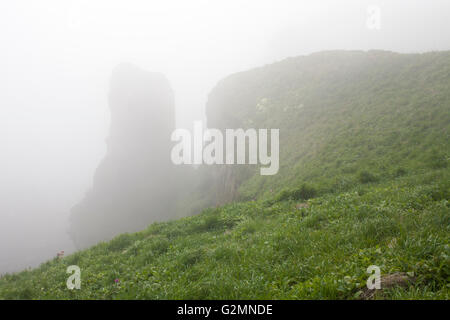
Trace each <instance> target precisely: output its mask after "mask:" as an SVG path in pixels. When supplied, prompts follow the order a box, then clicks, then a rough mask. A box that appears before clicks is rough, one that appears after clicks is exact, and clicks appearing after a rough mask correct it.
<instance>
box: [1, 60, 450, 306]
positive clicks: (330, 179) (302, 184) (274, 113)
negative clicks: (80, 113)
mask: <svg viewBox="0 0 450 320" xmlns="http://www.w3.org/2000/svg"><path fill="white" fill-rule="evenodd" d="M244 84H245V85H244ZM225 106H230V108H229V109H226V108H225ZM449 106H450V53H447V52H444V53H429V54H423V55H399V54H394V53H386V52H369V53H362V52H328V53H320V54H316V55H311V56H309V57H300V58H295V59H288V60H286V61H283V62H280V63H277V64H274V65H271V66H267V67H264V68H259V69H256V70H252V71H248V72H244V73H240V74H236V75H233V76H231V77H229V78H228V79H225V80H224V81H222V82H221V83H219V85H218V86H217V88H216V89H215V90H214V91H213V92H212V94H211V96H210V99H209V102H208V110H209V111H208V119H210V120H211V126H213V127H219V128H221V127H227V126H228V127H239V126H244V125H245V124H252V126H255V127H264V128H280V134H281V136H280V139H281V140H280V146H281V150H280V151H281V155H280V164H281V168H280V172H279V174H277V175H275V176H272V177H262V176H260V175H258V174H257V172H258V170H257V169H258V168H253V167H240V168H237V169H235V170H236V171H235V172H234V174H235V180H233V181H236V183H237V187H236V189H234V188H229V189H230V190H233V191H235V190H237V191H236V195H235V200H234V201H233V202H230V203H228V204H225V205H223V206H219V207H216V208H208V209H205V210H203V212H202V213H201V214H198V215H195V216H191V217H186V218H181V219H179V220H176V221H169V222H164V223H154V224H152V225H150V226H149V227H147V228H146V229H145V230H143V231H141V232H138V233H134V234H122V235H120V236H118V237H116V238H115V239H113V240H112V241H110V242H103V243H99V244H98V245H96V246H94V247H92V248H90V249H88V250H84V251H80V252H77V253H75V254H73V255H70V256H68V257H65V258H62V259H57V258H55V259H54V260H52V261H48V262H46V263H44V264H42V265H41V266H40V267H39V268H37V269H34V270H26V271H23V272H20V273H17V274H10V275H5V276H3V277H2V278H0V299H360V298H362V297H364V290H365V288H366V280H367V278H368V277H369V274H368V273H367V272H366V270H367V267H369V266H371V265H376V266H379V267H380V269H381V274H382V276H384V275H393V274H395V273H398V272H402V273H405V274H408V276H409V277H411V281H410V282H408V284H407V285H405V286H393V287H389V288H384V289H382V290H380V291H379V292H378V293H377V294H376V295H375V296H374V298H375V299H383V298H384V299H413V298H414V299H449V296H450V270H449V269H450V261H449V235H450V232H449V231H450V202H449V201H450V170H449V166H448V162H449V159H450V145H449V135H448V132H449V129H450V108H449ZM233 170H234V169H233ZM205 177H207V178H205V181H209V180H208V179H210V176H208V175H205ZM212 183H214V182H208V183H203V184H200V185H201V187H197V188H196V189H195V190H194V191H193V194H196V195H200V196H196V197H195V199H194V197H193V199H192V201H193V202H194V201H199V202H202V201H203V203H208V201H209V199H206V200H205V197H207V196H209V195H210V193H211V192H208V191H211V190H212V189H211V184H212ZM214 190H215V191H217V190H218V191H220V190H221V189H220V186H219V187H217V186H216V189H214ZM222 191H223V192H225V190H222ZM202 195H203V197H204V198H201V196H202ZM209 202H211V201H209ZM70 265H78V266H79V267H80V268H81V280H82V287H81V289H80V290H68V289H67V287H66V280H67V278H68V277H69V274H66V268H67V267H68V266H70Z"/></svg>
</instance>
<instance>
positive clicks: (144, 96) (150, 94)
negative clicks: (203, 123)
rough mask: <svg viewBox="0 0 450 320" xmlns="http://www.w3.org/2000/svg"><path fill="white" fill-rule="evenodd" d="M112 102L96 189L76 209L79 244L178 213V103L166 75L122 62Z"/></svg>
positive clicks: (74, 217) (114, 78) (74, 236)
mask: <svg viewBox="0 0 450 320" xmlns="http://www.w3.org/2000/svg"><path fill="white" fill-rule="evenodd" d="M109 105H110V109H111V128H110V134H109V137H108V139H107V154H106V156H105V158H104V159H103V161H102V162H101V164H100V165H99V167H98V169H97V171H96V173H95V177H94V183H93V187H92V189H91V190H90V191H89V192H88V194H87V195H86V197H85V199H84V200H83V201H82V202H81V203H80V204H78V205H77V206H76V207H74V208H73V210H72V215H71V221H70V222H71V225H70V230H69V233H70V235H71V237H72V239H73V241H74V242H75V244H76V246H77V247H78V248H83V247H86V246H88V245H92V244H95V243H96V242H98V241H102V240H108V239H111V238H112V237H114V236H116V235H118V234H120V233H123V232H132V231H137V230H141V229H143V228H145V227H146V226H147V225H148V224H149V223H151V222H153V221H158V220H166V219H168V218H170V217H172V215H173V210H172V209H173V208H172V204H173V203H174V202H175V201H174V193H175V192H174V191H173V190H174V189H173V182H174V167H173V165H172V163H171V160H170V149H171V141H170V135H171V133H172V131H173V130H174V129H175V107H174V95H173V92H172V89H171V87H170V85H169V83H168V81H167V79H166V78H165V77H164V76H163V75H161V74H158V73H151V72H146V71H144V70H141V69H139V68H137V67H135V66H132V65H128V64H121V65H119V66H118V67H116V69H115V70H114V71H113V75H112V79H111V83H110V94H109ZM171 190H172V191H171Z"/></svg>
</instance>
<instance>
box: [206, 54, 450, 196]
mask: <svg viewBox="0 0 450 320" xmlns="http://www.w3.org/2000/svg"><path fill="white" fill-rule="evenodd" d="M207 116H208V125H209V126H210V127H219V128H239V127H243V128H252V127H254V128H279V129H280V171H279V173H278V174H277V175H274V176H261V175H259V171H258V168H257V167H252V168H245V169H244V168H240V167H234V168H230V170H234V173H235V174H234V177H235V179H234V180H233V181H236V188H231V189H230V188H223V189H222V191H223V192H222V193H226V192H229V191H228V190H232V191H234V190H236V192H235V194H234V195H233V196H234V199H241V200H242V199H244V200H245V199H248V200H249V199H253V198H254V197H261V196H264V195H265V194H267V193H268V192H270V190H271V189H272V190H279V189H281V188H284V187H296V186H298V185H300V184H302V183H305V182H307V183H309V184H314V185H316V187H317V188H318V189H324V190H323V191H324V192H330V191H331V192H338V191H345V190H347V189H348V188H350V187H351V186H353V185H354V184H355V183H359V182H360V180H361V179H363V180H364V179H366V178H367V179H369V180H376V179H380V180H383V179H391V178H393V177H395V176H396V175H398V174H401V173H402V172H406V171H414V170H417V169H427V168H430V167H442V166H446V165H447V163H448V160H447V159H448V158H449V157H450V148H449V142H448V140H449V128H450V52H443V53H426V54H409V55H405V54H397V53H392V52H384V51H369V52H361V51H354V52H353V51H337V52H320V53H316V54H312V55H310V56H302V57H298V58H290V59H286V60H284V61H282V62H279V63H275V64H272V65H268V66H265V67H261V68H258V69H255V70H251V71H248V72H241V73H237V74H234V75H231V76H229V77H228V78H226V79H224V80H222V81H221V82H220V83H219V84H218V85H217V86H216V88H215V89H214V90H213V91H212V92H211V94H210V96H209V100H208V104H207ZM364 177H365V178H364Z"/></svg>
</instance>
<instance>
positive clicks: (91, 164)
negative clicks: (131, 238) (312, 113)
mask: <svg viewBox="0 0 450 320" xmlns="http://www.w3.org/2000/svg"><path fill="white" fill-rule="evenodd" d="M371 5H373V6H377V7H379V8H380V13H381V24H380V29H377V30H372V29H370V28H368V27H367V18H368V14H367V8H368V7H369V6H371ZM449 12H450V3H449V2H448V1H445V0H441V1H433V3H432V5H430V2H429V1H425V0H416V1H407V0H402V1H376V0H373V1H359V0H354V1H340V2H339V3H337V1H314V2H313V1H308V2H307V1H286V0H277V1H275V0H274V1H265V0H264V1H261V0H259V1H256V0H255V1H245V2H243V1H234V0H232V1H231V0H228V1H206V0H205V1H152V2H149V1H130V0H129V1H111V0H108V1H107V0H99V1H61V0H59V1H57V0H54V1H46V0H43V1H39V2H37V1H31V0H30V1H20V0H19V1H14V2H11V1H9V2H6V1H4V2H2V3H0V39H1V40H2V41H1V44H0V48H1V50H0V70H1V73H0V86H1V90H0V179H1V180H0V274H1V273H5V272H13V271H18V270H21V269H24V268H28V267H33V266H36V265H38V264H40V263H42V262H44V261H45V260H47V259H50V258H52V257H54V256H55V255H56V253H57V252H58V251H60V250H65V252H66V253H70V252H73V251H74V250H75V246H74V244H73V243H72V241H71V239H70V238H69V236H68V221H69V220H68V219H69V215H70V211H71V209H72V208H73V207H74V206H75V205H76V204H77V203H79V202H80V201H81V200H82V199H83V197H84V196H85V194H86V192H88V190H89V189H90V188H91V187H92V183H93V176H94V172H95V170H96V168H97V167H98V165H99V163H100V161H101V160H102V158H103V157H104V156H105V153H106V143H105V139H106V137H107V136H108V131H109V127H110V110H109V106H108V92H109V81H110V78H111V74H112V72H113V70H114V68H115V67H116V66H117V65H119V64H121V63H132V64H134V65H136V66H139V67H140V68H142V69H144V70H148V71H151V72H158V73H161V74H163V75H164V76H165V77H166V78H167V79H168V81H169V82H170V85H171V87H172V89H173V91H174V95H175V108H176V126H177V127H187V128H190V127H191V126H192V124H193V121H195V120H203V121H205V114H204V107H205V103H206V101H207V98H208V93H209V92H210V90H211V89H212V88H213V87H214V86H215V85H216V84H217V82H218V81H219V80H220V79H222V78H224V77H226V76H228V75H230V74H232V73H235V72H239V71H243V70H247V69H250V68H253V67H257V66H261V65H265V64H269V63H273V62H275V61H278V60H282V59H285V58H287V57H294V56H299V55H306V54H310V53H313V52H316V51H322V50H336V49H345V50H371V49H379V50H390V51H396V52H404V53H409V52H426V51H438V50H449V49H450V28H449V23H448V21H449V17H450V16H449ZM143 227H145V226H143Z"/></svg>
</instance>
